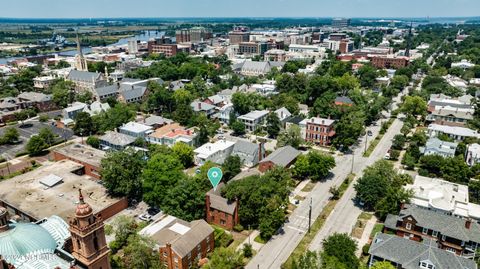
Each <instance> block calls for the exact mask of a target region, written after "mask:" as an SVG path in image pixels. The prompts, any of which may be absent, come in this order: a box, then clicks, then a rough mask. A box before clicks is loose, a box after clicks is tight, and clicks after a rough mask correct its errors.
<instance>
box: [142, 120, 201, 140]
mask: <svg viewBox="0 0 480 269" xmlns="http://www.w3.org/2000/svg"><path fill="white" fill-rule="evenodd" d="M179 135H189V136H190V135H193V131H192V130H190V129H188V130H187V129H186V128H185V127H183V126H181V125H180V124H179V123H176V122H175V123H170V124H167V125H165V126H162V127H160V128H157V129H156V130H155V131H154V132H153V133H151V134H150V136H152V137H156V138H162V137H175V136H179Z"/></svg>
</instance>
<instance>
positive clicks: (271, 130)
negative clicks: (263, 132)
mask: <svg viewBox="0 0 480 269" xmlns="http://www.w3.org/2000/svg"><path fill="white" fill-rule="evenodd" d="M281 128H282V123H281V122H280V119H279V118H278V116H277V114H276V113H275V112H270V113H268V115H267V133H268V135H269V136H270V137H272V138H276V137H277V136H278V134H279V133H280V129H281Z"/></svg>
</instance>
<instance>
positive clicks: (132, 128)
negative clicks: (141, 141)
mask: <svg viewBox="0 0 480 269" xmlns="http://www.w3.org/2000/svg"><path fill="white" fill-rule="evenodd" d="M118 129H119V130H123V131H126V132H130V133H145V132H147V131H150V130H152V127H151V126H148V125H145V124H141V123H137V122H134V121H130V122H127V123H126V124H124V125H122V126H120V127H119V128H118Z"/></svg>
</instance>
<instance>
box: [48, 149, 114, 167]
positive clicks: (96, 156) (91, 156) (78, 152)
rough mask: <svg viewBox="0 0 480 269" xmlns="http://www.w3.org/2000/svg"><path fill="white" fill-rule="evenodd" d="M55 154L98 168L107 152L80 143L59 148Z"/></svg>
mask: <svg viewBox="0 0 480 269" xmlns="http://www.w3.org/2000/svg"><path fill="white" fill-rule="evenodd" d="M55 152H58V153H60V154H62V155H65V156H67V157H69V158H72V159H76V160H79V161H81V162H84V163H88V164H90V165H93V166H96V167H100V163H101V161H102V159H103V158H104V157H105V151H103V150H98V149H95V148H92V147H90V146H87V145H83V144H78V143H76V144H71V145H67V146H65V147H61V148H57V149H55Z"/></svg>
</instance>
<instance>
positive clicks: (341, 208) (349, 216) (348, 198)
mask: <svg viewBox="0 0 480 269" xmlns="http://www.w3.org/2000/svg"><path fill="white" fill-rule="evenodd" d="M401 128H402V121H400V120H399V119H396V120H395V121H394V122H393V124H392V126H391V127H390V129H388V131H387V133H386V134H385V135H384V137H383V138H382V140H381V141H380V143H379V144H378V145H377V147H376V148H375V150H374V151H373V153H372V154H371V155H370V157H369V158H363V157H362V159H361V161H360V162H361V163H362V164H363V167H362V168H361V169H362V170H361V171H358V170H356V171H355V172H356V174H357V177H361V176H362V174H363V170H364V169H365V168H366V167H367V166H370V165H372V164H373V163H374V162H376V161H377V160H380V159H382V158H383V156H385V154H386V153H387V151H388V149H389V148H390V147H391V146H392V141H391V140H392V138H393V137H394V136H395V135H396V134H398V133H400V129H401ZM353 185H354V184H350V186H349V187H348V189H347V190H346V191H345V193H344V195H343V196H342V198H341V199H340V201H338V203H337V205H336V207H335V209H334V211H333V212H332V214H330V216H329V217H328V219H327V221H326V222H325V224H324V226H323V228H322V229H321V230H320V231H319V232H318V234H317V235H316V236H315V238H314V240H313V241H312V243H311V244H310V250H319V249H321V245H322V241H323V239H325V238H326V237H328V236H329V235H331V234H333V233H335V232H338V233H347V234H350V232H351V231H352V228H353V226H354V225H355V223H356V222H357V218H358V216H359V215H360V213H361V212H362V210H361V209H360V208H359V207H357V206H356V205H355V203H354V198H355V189H354V187H353ZM359 247H362V246H359Z"/></svg>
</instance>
